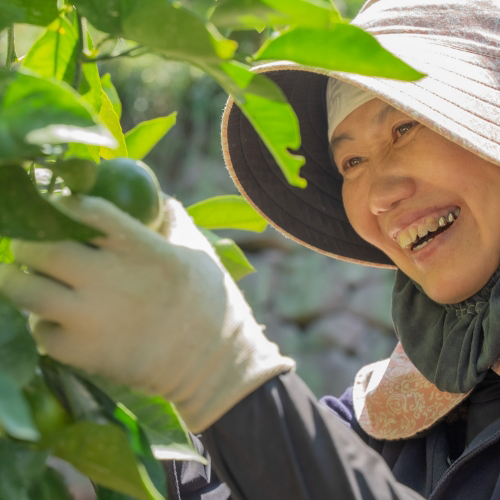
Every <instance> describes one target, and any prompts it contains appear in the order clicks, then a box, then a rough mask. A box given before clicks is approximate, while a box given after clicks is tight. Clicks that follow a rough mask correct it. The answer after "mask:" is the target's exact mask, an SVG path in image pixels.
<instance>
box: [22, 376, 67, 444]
mask: <svg viewBox="0 0 500 500" xmlns="http://www.w3.org/2000/svg"><path fill="white" fill-rule="evenodd" d="M24 394H25V395H26V399H27V400H28V403H29V405H30V408H31V412H32V415H33V420H34V422H35V425H36V427H37V429H38V430H39V431H40V434H41V435H42V437H47V436H50V435H51V434H54V433H55V432H57V431H59V430H61V429H62V428H63V427H66V426H67V425H69V424H70V423H71V422H72V418H71V416H70V415H69V413H68V412H67V411H66V410H65V409H64V407H63V406H62V405H61V403H59V401H58V400H57V398H56V397H55V396H54V394H53V393H52V391H51V390H50V389H49V388H48V386H47V384H46V383H45V381H44V380H43V378H42V377H41V376H39V375H36V376H35V378H34V379H33V380H32V381H31V382H30V383H29V385H28V386H27V387H26V388H25V389H24Z"/></svg>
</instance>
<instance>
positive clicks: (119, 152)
mask: <svg viewBox="0 0 500 500" xmlns="http://www.w3.org/2000/svg"><path fill="white" fill-rule="evenodd" d="M101 97H102V106H101V111H100V113H99V119H100V120H101V123H103V124H104V125H106V127H107V128H108V129H109V131H110V132H111V133H112V134H113V137H114V138H115V140H116V143H117V144H118V147H117V148H113V149H111V148H108V147H105V146H101V149H100V152H99V155H100V156H101V157H102V158H105V159H106V160H109V159H111V158H118V157H127V156H128V152H127V144H126V142H125V136H124V135H123V131H122V127H121V125H120V119H119V118H118V115H117V114H116V111H115V110H114V108H113V104H112V103H111V101H110V99H109V97H108V95H107V94H106V92H104V90H103V91H102V95H101Z"/></svg>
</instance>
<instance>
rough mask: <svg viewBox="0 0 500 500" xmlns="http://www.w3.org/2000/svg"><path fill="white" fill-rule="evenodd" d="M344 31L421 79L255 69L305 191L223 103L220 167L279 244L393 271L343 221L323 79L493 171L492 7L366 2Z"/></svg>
mask: <svg viewBox="0 0 500 500" xmlns="http://www.w3.org/2000/svg"><path fill="white" fill-rule="evenodd" d="M353 24H355V25H357V26H359V27H360V28H362V29H364V30H365V31H367V32H368V33H370V34H371V35H373V36H374V37H375V38H376V39H377V40H378V41H379V42H380V43H381V44H382V46H384V47H385V48H386V49H387V50H389V51H390V52H392V53H393V54H395V55H396V56H397V57H399V58H400V59H402V60H403V61H405V62H406V63H408V64H409V65H410V66H412V67H414V68H415V69H417V70H418V71H421V72H422V73H424V74H426V75H427V76H425V77H424V78H422V79H421V80H418V81H415V82H403V81H396V80H390V79H384V78H377V77H370V76H362V75H355V74H348V73H340V72H334V71H329V70H324V69H319V68H311V67H306V66H301V65H298V64H294V63H290V62H286V61H284V62H276V63H270V64H266V65H262V66H261V67H259V68H257V69H256V70H257V71H259V72H261V73H265V75H266V76H267V77H269V78H271V79H272V80H273V81H274V82H275V83H276V84H278V85H279V87H280V88H281V89H282V91H283V92H284V94H285V96H286V97H287V99H288V100H289V102H290V104H291V105H292V107H293V109H294V110H295V113H296V114H297V117H298V120H299V126H300V131H301V139H302V145H301V147H300V149H299V150H298V154H300V155H303V156H304V157H305V159H306V163H305V165H304V166H303V167H302V169H301V176H302V177H304V178H305V179H306V180H307V187H306V188H305V189H303V188H299V187H294V186H292V185H290V184H289V183H288V182H287V180H286V179H285V177H284V175H283V173H282V172H281V170H280V168H279V167H278V165H277V164H276V162H275V161H274V159H273V157H272V155H271V154H270V153H269V151H268V150H267V148H266V146H265V145H264V143H263V142H262V140H261V139H260V138H259V136H258V135H257V133H256V132H255V131H254V129H253V128H252V126H251V125H250V123H249V122H248V120H247V119H246V118H245V116H244V115H243V114H242V112H241V111H240V109H239V108H238V107H237V106H236V105H234V101H233V100H232V99H231V98H230V99H229V100H228V102H227V105H226V108H225V111H224V115H223V119H222V146H223V152H224V159H225V162H226V165H227V168H228V170H229V172H230V174H231V176H232V178H233V181H234V182H235V184H236V186H237V187H238V189H239V190H240V192H241V193H242V195H243V196H244V197H245V198H246V199H247V200H248V201H249V202H250V204H251V205H252V206H253V207H254V208H255V209H256V210H257V211H258V212H260V213H261V214H262V215H263V216H264V217H265V218H266V219H267V220H268V221H269V223H270V224H271V225H272V226H274V227H275V228H276V229H278V230H279V231H280V232H281V233H283V234H284V235H286V236H288V237H290V238H292V239H293V240H295V241H297V242H298V243H301V244H302V245H305V246H307V247H309V248H312V249H313V250H316V251H318V252H320V253H323V254H326V255H329V256H331V257H334V258H337V259H341V260H345V261H351V262H356V263H360V264H365V265H369V266H376V267H389V268H393V267H395V266H394V264H393V262H392V261H391V260H390V259H389V257H387V256H386V255H385V254H384V253H383V252H381V251H380V250H379V249H377V248H376V247H374V246H373V245H371V244H369V243H367V242H366V241H364V240H363V239H362V238H361V237H360V236H358V234H357V233H356V232H355V231H354V229H353V227H352V226H351V224H350V223H349V221H348V219H347V215H346V213H345V210H344V206H343V202H342V176H341V175H340V173H339V172H338V170H337V168H336V167H335V166H334V165H333V164H332V161H331V159H330V154H329V151H328V148H329V144H328V142H329V141H328V133H327V130H328V120H327V105H326V88H327V83H328V80H329V78H330V77H333V78H337V79H339V80H342V81H344V82H346V83H349V84H352V85H355V86H357V87H358V88H361V89H363V90H364V91H366V92H369V93H371V94H373V95H374V96H375V97H378V98H379V99H381V100H383V101H385V102H387V103H388V104H391V105H392V106H393V107H394V108H396V109H399V110H400V111H402V112H404V113H406V114H407V115H409V116H410V117H412V118H413V119H415V120H417V121H418V122H420V123H422V124H423V125H425V126H427V127H429V128H430V129H432V130H434V131H435V132H437V133H438V134H440V135H442V136H443V137H445V138H447V139H449V140H451V141H453V142H455V143H456V144H458V145H460V146H462V147H463V148H465V149H467V150H469V151H471V152H473V153H475V154H476V155H478V156H480V157H481V158H484V159H486V160H488V161H490V162H492V163H494V164H499V165H500V4H498V3H496V2H495V0H435V1H431V0H404V1H401V0H369V1H368V2H367V3H366V4H365V5H364V6H363V8H362V9H361V11H360V13H359V14H358V15H357V16H356V18H355V19H354V20H353ZM322 50H330V49H329V48H327V47H323V48H322ZM331 50H335V47H331ZM361 202H362V201H361Z"/></svg>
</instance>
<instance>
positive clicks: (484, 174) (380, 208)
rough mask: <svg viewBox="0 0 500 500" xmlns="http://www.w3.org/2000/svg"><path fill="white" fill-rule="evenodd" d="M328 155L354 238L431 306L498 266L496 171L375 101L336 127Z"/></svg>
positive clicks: (474, 286) (477, 283) (463, 293)
mask: <svg viewBox="0 0 500 500" xmlns="http://www.w3.org/2000/svg"><path fill="white" fill-rule="evenodd" d="M331 144H332V152H333V156H334V159H335V163H336V164H337V166H338V168H339V170H340V172H341V174H342V176H343V178H344V183H343V190H342V194H343V200H344V206H345V209H346V212H347V216H348V218H349V221H350V222H351V224H352V226H353V227H354V229H355V230H356V232H357V233H358V234H359V235H360V236H361V237H362V238H364V239H365V240H366V241H368V242H370V243H372V244H373V245H375V246H376V247H377V248H379V249H380V250H382V251H383V252H384V253H386V254H387V255H388V256H389V257H390V258H391V259H392V261H393V262H394V263H395V264H396V265H397V266H398V267H399V268H400V269H401V270H402V271H403V272H404V273H405V274H406V275H407V276H409V277H410V278H412V279H413V280H414V281H416V282H417V283H419V284H420V285H421V286H422V287H423V289H424V290H425V292H426V293H427V295H428V296H429V297H431V298H432V299H433V300H435V301H437V302H440V303H454V302H459V301H461V300H464V299H466V298H468V297H470V296H471V295H473V294H474V293H476V292H477V291H478V290H480V289H481V288H482V287H483V286H484V285H485V284H486V283H487V281H488V279H489V278H490V277H491V276H492V274H493V273H494V272H495V270H496V269H497V268H498V266H499V265H500V230H499V228H500V167H498V166H495V165H493V164H492V163H490V162H488V161H486V160H483V159H481V158H479V157H478V156H476V155H474V154H473V153H470V152H468V151H466V150H465V149H463V148H461V147H460V146H458V145H456V144H455V143H453V142H450V141H448V140H447V139H445V138H443V137H442V136H440V135H439V134H437V133H435V132H433V131H431V130H430V129H428V128H427V127H425V126H424V125H421V124H420V123H418V122H416V121H415V120H413V119H412V118H410V117H409V116H408V115H405V114H404V113H402V112H400V111H397V110H396V109H394V108H392V107H390V106H388V105H387V104H386V103H384V102H383V101H381V100H379V99H373V100H371V101H369V102H367V103H365V104H363V105H362V106H360V107H359V108H357V109H356V110H355V111H354V112H352V113H351V114H350V115H349V116H348V117H347V118H346V119H345V120H344V121H343V122H342V123H340V125H339V126H338V127H337V128H336V129H335V132H334V134H333V137H332V141H331Z"/></svg>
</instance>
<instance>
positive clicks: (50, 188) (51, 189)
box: [47, 174, 57, 196]
mask: <svg viewBox="0 0 500 500" xmlns="http://www.w3.org/2000/svg"><path fill="white" fill-rule="evenodd" d="M56 180H57V175H56V174H52V177H51V178H50V182H49V185H48V186H47V195H48V196H50V195H51V194H52V193H53V192H54V189H55V187H56Z"/></svg>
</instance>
